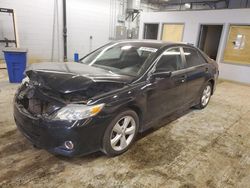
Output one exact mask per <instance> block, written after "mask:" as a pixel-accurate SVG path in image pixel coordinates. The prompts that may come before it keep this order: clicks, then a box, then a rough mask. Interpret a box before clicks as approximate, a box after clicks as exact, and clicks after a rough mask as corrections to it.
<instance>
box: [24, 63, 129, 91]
mask: <svg viewBox="0 0 250 188" xmlns="http://www.w3.org/2000/svg"><path fill="white" fill-rule="evenodd" d="M26 74H27V75H28V76H29V78H30V80H31V81H33V82H36V83H37V85H39V84H40V86H41V87H47V88H50V89H52V90H56V91H58V92H61V93H72V92H75V91H80V90H86V89H87V88H88V87H89V86H90V85H91V84H94V83H97V82H102V83H103V84H105V83H114V84H126V83H129V82H131V81H132V79H133V77H130V76H125V75H119V74H115V73H113V72H111V71H108V70H105V69H101V68H97V67H92V66H89V65H85V64H80V63H75V62H70V63H37V64H32V65H31V66H29V67H28V68H27V70H26Z"/></svg>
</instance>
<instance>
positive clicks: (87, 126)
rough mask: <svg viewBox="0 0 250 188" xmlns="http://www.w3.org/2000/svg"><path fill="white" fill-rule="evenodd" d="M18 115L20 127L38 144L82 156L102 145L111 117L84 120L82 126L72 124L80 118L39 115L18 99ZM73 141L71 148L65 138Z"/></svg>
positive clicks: (70, 155)
mask: <svg viewBox="0 0 250 188" xmlns="http://www.w3.org/2000/svg"><path fill="white" fill-rule="evenodd" d="M14 119H15V122H16V125H17V127H18V129H19V130H20V131H21V132H22V133H23V135H24V136H25V137H26V138H27V139H28V140H29V141H31V142H32V143H33V144H34V145H36V146H38V147H40V148H43V149H46V150H48V151H49V152H52V153H55V154H60V155H64V156H69V157H72V156H79V155H83V154H88V153H93V152H95V151H98V150H100V149H101V146H102V139H101V138H102V137H103V134H104V131H105V129H106V126H107V125H108V122H109V118H107V119H102V118H98V117H96V118H95V119H91V120H90V119H88V120H83V121H81V122H77V123H78V124H79V125H81V126H72V125H73V124H74V123H76V122H71V123H70V122H67V121H53V120H46V119H43V118H36V117H33V116H31V115H29V114H27V113H26V112H25V111H24V110H23V109H22V107H20V106H19V105H18V104H16V103H15V105H14ZM66 141H71V142H72V143H73V144H74V147H73V149H70V150H69V149H67V148H66V147H65V142H66Z"/></svg>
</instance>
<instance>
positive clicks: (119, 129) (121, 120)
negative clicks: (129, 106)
mask: <svg viewBox="0 0 250 188" xmlns="http://www.w3.org/2000/svg"><path fill="white" fill-rule="evenodd" d="M138 128H139V118H138V115H137V114H136V113H135V112H134V111H132V110H126V111H123V112H121V113H119V114H118V115H117V116H116V117H115V118H114V119H113V121H112V122H111V124H110V125H109V126H108V128H107V129H106V131H105V134H104V137H103V151H104V153H105V154H106V155H108V156H116V155H119V154H122V153H124V152H125V151H127V150H128V148H129V147H130V146H131V144H132V143H133V141H134V139H135V137H136V135H137V132H138Z"/></svg>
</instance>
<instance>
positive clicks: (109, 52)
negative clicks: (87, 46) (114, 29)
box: [80, 43, 157, 76]
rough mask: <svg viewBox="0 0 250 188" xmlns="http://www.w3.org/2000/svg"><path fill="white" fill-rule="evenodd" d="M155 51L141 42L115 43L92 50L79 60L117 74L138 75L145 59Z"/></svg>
mask: <svg viewBox="0 0 250 188" xmlns="http://www.w3.org/2000/svg"><path fill="white" fill-rule="evenodd" d="M156 51H157V49H156V48H152V47H147V46H145V45H144V46H143V44H141V43H115V44H109V45H106V46H104V47H102V48H100V49H98V50H96V51H94V52H92V53H91V54H89V55H87V56H85V57H84V58H82V59H81V60H80V62H81V63H84V64H88V65H89V66H95V67H99V68H103V69H107V70H110V71H112V72H114V73H117V74H124V75H130V76H138V75H139V74H140V71H141V69H142V67H143V65H144V63H145V62H146V60H147V59H148V58H149V56H150V55H151V54H153V53H155V52H156Z"/></svg>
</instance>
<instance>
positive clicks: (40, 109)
mask: <svg viewBox="0 0 250 188" xmlns="http://www.w3.org/2000/svg"><path fill="white" fill-rule="evenodd" d="M16 100H17V103H18V104H21V105H22V106H23V107H24V108H25V109H26V110H27V111H28V112H29V113H31V114H32V115H34V116H36V117H37V116H39V115H42V116H48V115H51V114H52V113H53V112H55V111H56V110H57V109H59V108H60V107H61V106H62V104H59V103H58V102H57V101H55V100H54V99H53V98H52V97H51V98H50V96H47V95H46V94H44V93H43V92H42V91H41V90H39V89H35V88H32V89H29V88H21V89H20V91H19V94H18V95H17V99H16Z"/></svg>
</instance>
